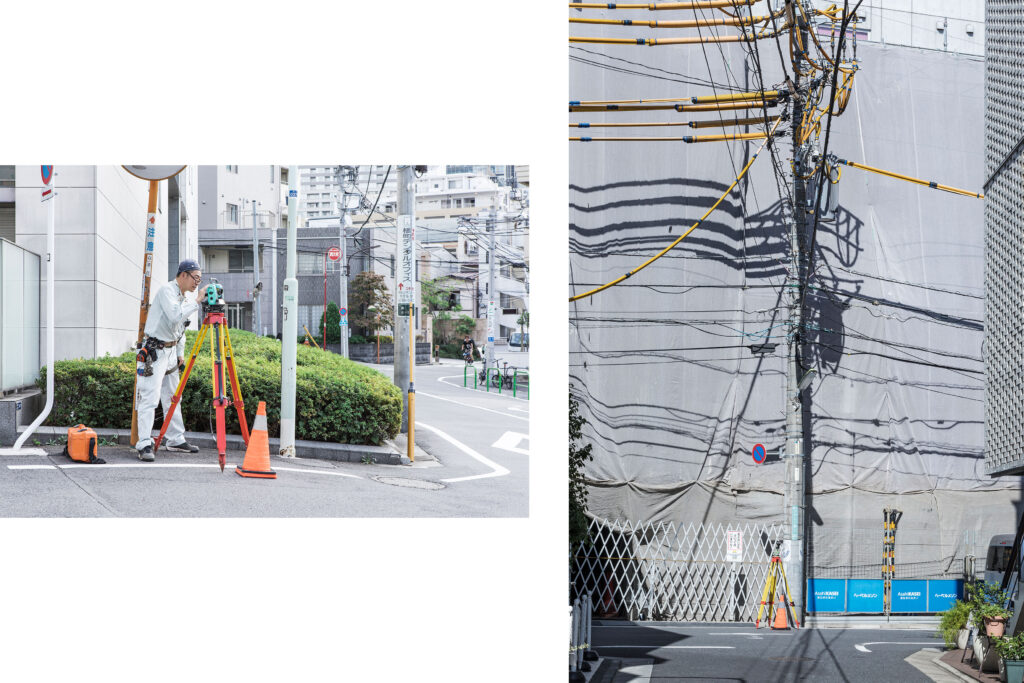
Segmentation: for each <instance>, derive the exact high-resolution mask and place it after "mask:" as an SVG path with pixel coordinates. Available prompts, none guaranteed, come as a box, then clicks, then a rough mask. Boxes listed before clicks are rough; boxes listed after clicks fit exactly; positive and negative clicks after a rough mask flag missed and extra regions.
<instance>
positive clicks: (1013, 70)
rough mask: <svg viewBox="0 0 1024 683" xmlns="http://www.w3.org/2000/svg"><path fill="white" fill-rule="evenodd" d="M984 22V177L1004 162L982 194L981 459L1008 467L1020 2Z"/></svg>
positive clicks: (1022, 358)
mask: <svg viewBox="0 0 1024 683" xmlns="http://www.w3.org/2000/svg"><path fill="white" fill-rule="evenodd" d="M985 23H986V28H987V31H988V33H987V37H986V46H985V172H986V173H985V175H986V178H989V177H991V176H992V174H993V173H996V171H997V169H999V168H1000V166H1002V165H1003V163H1004V161H1005V162H1006V163H1005V166H1003V167H1002V169H1001V170H999V171H998V173H997V174H996V176H995V178H994V179H993V180H992V182H991V184H990V185H989V187H988V190H987V192H986V198H985V352H984V359H985V369H986V377H985V464H986V470H987V472H988V473H989V474H1009V473H1020V472H1024V346H1022V343H1021V340H1022V336H1024V332H1022V330H1024V325H1022V323H1024V277H1022V272H1021V271H1022V270H1024V190H1022V188H1024V149H1021V150H1017V151H1016V152H1013V150H1014V148H1015V147H1016V145H1017V143H1018V142H1020V140H1021V139H1022V138H1024V4H1022V3H1020V1H1019V0H989V1H988V2H987V3H986V7H985ZM1011 153H1012V155H1011ZM1008 155H1011V156H1010V158H1009V159H1007V157H1008ZM970 227H971V226H964V228H965V229H970Z"/></svg>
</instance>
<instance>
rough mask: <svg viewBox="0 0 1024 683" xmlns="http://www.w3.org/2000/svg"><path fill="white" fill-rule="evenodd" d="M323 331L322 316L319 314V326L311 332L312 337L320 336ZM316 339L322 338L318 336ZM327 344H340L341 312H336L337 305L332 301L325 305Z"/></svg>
mask: <svg viewBox="0 0 1024 683" xmlns="http://www.w3.org/2000/svg"><path fill="white" fill-rule="evenodd" d="M323 330H324V314H323V313H321V314H320V325H319V326H318V327H317V328H316V329H315V330H310V332H313V334H314V336H317V335H322V334H323ZM317 338H318V339H323V337H322V336H318V337H317ZM327 343H328V344H339V343H341V312H340V311H339V310H338V304H336V303H334V302H333V301H332V302H331V303H329V304H327Z"/></svg>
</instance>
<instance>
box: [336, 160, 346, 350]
mask: <svg viewBox="0 0 1024 683" xmlns="http://www.w3.org/2000/svg"><path fill="white" fill-rule="evenodd" d="M346 174H347V170H346V167H344V166H339V167H338V189H339V191H340V193H341V199H340V201H339V203H338V208H339V209H340V210H339V211H338V216H339V217H340V218H339V222H338V242H339V249H341V277H340V278H339V279H340V280H341V285H340V287H339V289H340V291H339V292H338V312H339V313H340V314H341V321H340V325H341V357H342V358H348V238H347V237H346V236H345V218H346V216H348V206H347V201H346V200H347V199H348V193H346V192H345V186H346V185H347V184H348V183H347V177H346ZM343 311H344V312H343Z"/></svg>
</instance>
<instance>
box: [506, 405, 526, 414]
mask: <svg viewBox="0 0 1024 683" xmlns="http://www.w3.org/2000/svg"><path fill="white" fill-rule="evenodd" d="M508 409H509V410H514V411H516V412H517V413H528V412H530V409H529V408H520V407H519V406H509V407H508Z"/></svg>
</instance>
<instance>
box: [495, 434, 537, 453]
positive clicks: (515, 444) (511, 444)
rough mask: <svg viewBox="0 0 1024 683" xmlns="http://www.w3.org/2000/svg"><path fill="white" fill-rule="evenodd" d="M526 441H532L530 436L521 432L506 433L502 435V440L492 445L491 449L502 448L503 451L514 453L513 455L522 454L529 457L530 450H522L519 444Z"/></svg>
mask: <svg viewBox="0 0 1024 683" xmlns="http://www.w3.org/2000/svg"><path fill="white" fill-rule="evenodd" d="M523 439H526V440H527V441H529V440H530V435H529V434H520V433H519V432H505V433H504V434H502V435H501V438H500V439H498V440H497V441H495V442H494V443H492V444H491V448H500V449H502V450H503V451H512V452H513V453H522V454H523V455H529V454H530V450H529V449H528V448H520V447H519V443H520V442H521V441H522V440H523Z"/></svg>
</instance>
